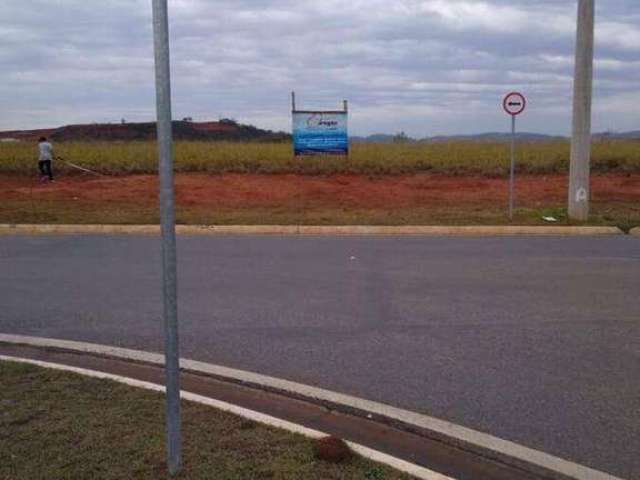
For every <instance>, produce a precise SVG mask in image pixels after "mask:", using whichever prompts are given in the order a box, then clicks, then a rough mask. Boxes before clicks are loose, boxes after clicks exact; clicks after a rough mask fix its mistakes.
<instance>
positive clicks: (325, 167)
mask: <svg viewBox="0 0 640 480" xmlns="http://www.w3.org/2000/svg"><path fill="white" fill-rule="evenodd" d="M55 148H56V153H57V154H58V155H60V156H62V157H64V158H65V159H66V160H67V161H70V162H73V163H76V164H78V165H82V166H84V167H87V168H91V169H94V170H97V171H99V172H103V173H108V174H115V175H126V174H132V173H152V172H154V171H155V170H156V162H157V159H156V146H155V143H154V142H94V143H89V142H77V143H76V142H71V143H59V144H56V145H55ZM35 150H36V149H35V145H33V144H31V143H26V142H17V143H0V173H18V174H32V173H33V169H34V162H35V160H34V158H35ZM569 152H570V148H569V143H568V142H530V143H522V144H520V145H519V147H518V171H519V172H521V173H531V174H551V173H563V172H566V171H568V165H569ZM175 156H176V171H178V172H209V173H229V172H234V173H298V174H308V175H316V174H332V173H358V174H367V175H385V174H403V173H416V172H433V173H446V174H452V175H470V174H479V175H490V176H505V175H507V173H508V165H509V147H508V145H507V144H504V143H482V142H465V141H458V142H443V143H431V144H405V143H397V144H354V145H353V146H352V149H351V155H350V156H349V158H336V157H312V158H304V159H299V158H298V159H294V158H293V157H292V153H291V146H290V145H289V144H288V143H233V142H186V141H184V142H181V141H179V142H176V147H175ZM592 165H593V170H594V171H595V172H640V142H634V141H600V142H594V145H593V161H592ZM56 167H57V168H61V167H62V168H64V167H63V166H62V165H61V164H60V163H59V164H58V165H57V166H56Z"/></svg>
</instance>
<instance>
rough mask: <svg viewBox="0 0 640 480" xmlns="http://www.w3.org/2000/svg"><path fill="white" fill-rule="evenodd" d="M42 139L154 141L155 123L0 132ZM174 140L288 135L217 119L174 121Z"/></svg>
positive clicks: (1, 135) (10, 136)
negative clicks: (216, 120) (210, 120)
mask: <svg viewBox="0 0 640 480" xmlns="http://www.w3.org/2000/svg"><path fill="white" fill-rule="evenodd" d="M41 136H45V137H48V138H51V139H52V140H54V141H58V142H64V141H67V142H68V141H123V140H129V141H130V140H153V139H155V138H156V124H155V122H145V123H95V124H90V125H66V126H64V127H59V128H49V129H40V130H12V131H5V132H0V140H2V139H16V140H24V141H36V140H37V139H38V138H39V137H41ZM173 138H174V139H176V140H229V141H286V140H289V139H290V138H291V136H290V135H289V134H288V133H284V132H273V131H271V130H262V129H260V128H257V127H254V126H252V125H243V124H240V123H237V122H235V121H233V120H220V121H218V122H190V121H174V122H173Z"/></svg>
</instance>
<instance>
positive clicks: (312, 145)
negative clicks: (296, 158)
mask: <svg viewBox="0 0 640 480" xmlns="http://www.w3.org/2000/svg"><path fill="white" fill-rule="evenodd" d="M293 150H294V153H295V155H347V154H348V153H349V137H348V133H347V112H293Z"/></svg>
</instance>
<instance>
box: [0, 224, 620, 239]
mask: <svg viewBox="0 0 640 480" xmlns="http://www.w3.org/2000/svg"><path fill="white" fill-rule="evenodd" d="M159 233H160V227H159V226H158V225H36V224H32V225H30V224H0V235H159ZM176 233H177V234H178V235H301V236H302V235H309V236H325V235H338V236H340V235H343V236H350V235H376V236H398V235H422V236H459V237H465V236H467V237H483V236H512V235H534V236H601V235H623V232H622V230H620V229H619V228H617V227H578V226H551V225H549V226H513V225H497V226H481V225H479V226H419V225H407V226H367V225H344V226H341V225H327V226H322V225H315V226H314V225H310V226H305V225H177V226H176Z"/></svg>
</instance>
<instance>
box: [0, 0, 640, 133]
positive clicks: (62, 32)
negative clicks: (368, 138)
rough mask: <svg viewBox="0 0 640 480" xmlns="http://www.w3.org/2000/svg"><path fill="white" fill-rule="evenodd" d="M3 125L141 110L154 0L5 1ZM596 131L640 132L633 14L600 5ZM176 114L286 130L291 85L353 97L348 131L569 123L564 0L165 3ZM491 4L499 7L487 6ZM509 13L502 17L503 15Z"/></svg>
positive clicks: (149, 87)
mask: <svg viewBox="0 0 640 480" xmlns="http://www.w3.org/2000/svg"><path fill="white" fill-rule="evenodd" d="M5 3H8V5H5V6H3V9H2V10H0V25H3V26H2V27H0V95H2V98H3V99H5V100H4V106H3V113H4V115H3V116H2V117H1V118H0V128H16V127H36V126H48V125H56V124H60V123H74V122H80V121H117V120H118V119H119V118H120V117H125V118H127V119H130V120H148V119H150V118H152V117H153V114H154V110H153V108H154V103H153V98H154V97H153V95H154V92H153V62H152V48H151V47H152V43H151V42H152V38H151V23H150V14H151V12H150V1H146V0H111V1H103V2H86V1H80V0H58V1H56V2H50V1H43V0H41V1H24V0H23V1H17V0H5ZM598 4H599V7H598V35H599V37H598V46H597V63H596V102H595V115H594V120H595V128H602V129H604V128H617V129H631V128H639V127H640V122H639V121H638V120H640V119H639V118H638V116H637V115H636V112H635V111H634V110H635V108H633V107H631V106H629V104H630V102H629V99H633V98H634V97H637V95H638V93H640V86H639V85H640V42H637V43H636V42H635V39H636V36H640V16H639V9H638V5H637V2H636V1H634V0H608V1H605V0H601V1H600V2H598ZM169 6H170V14H171V37H172V65H173V85H174V112H175V114H176V116H177V117H180V116H193V117H194V118H198V119H209V118H216V117H221V116H230V117H234V118H237V119H238V120H241V121H246V122H253V123H256V124H258V125H260V126H264V127H269V128H276V129H287V128H288V126H289V118H288V93H289V91H290V90H291V89H295V90H297V91H298V92H299V93H300V101H301V102H303V103H304V104H307V105H309V106H324V107H335V106H336V105H337V104H338V102H339V101H340V100H342V98H348V99H349V100H350V101H351V103H352V110H351V112H352V122H351V126H352V131H353V132H354V133H359V134H363V133H371V132H374V131H378V130H384V131H388V132H393V131H396V130H400V129H404V130H406V131H407V132H409V133H412V134H414V135H424V134H426V133H429V134H436V133H453V132H471V131H478V130H489V129H491V130H493V129H503V128H504V126H505V124H506V122H505V119H504V115H503V114H502V112H501V111H500V108H499V100H500V97H501V95H502V94H503V93H505V92H506V91H508V90H511V89H521V90H523V91H525V92H526V93H527V95H528V96H529V97H530V100H531V101H530V109H529V111H528V112H527V115H526V116H524V117H523V118H522V122H523V123H524V124H525V125H524V126H523V128H527V129H528V130H534V131H543V132H550V133H566V132H567V131H568V129H569V113H570V95H571V83H572V78H571V76H572V70H573V42H574V34H575V32H574V29H575V25H574V23H575V18H574V17H575V4H574V2H572V1H567V0H559V1H550V0H542V1H524V0H509V1H507V0H491V1H489V0H486V1H475V0H466V1H465V0H446V1H443V0H397V1H389V0H384V1H383V0H352V1H351V2H348V3H346V2H344V1H342V0H340V1H338V0H326V1H324V2H314V1H311V0H309V1H306V0H305V1H303V0H298V1H289V0H253V1H251V0H179V1H178V0H174V1H171V0H170V1H169ZM496 12H497V13H496ZM503 20H504V21H509V22H510V24H509V25H507V26H504V25H502V24H501V22H502V21H503Z"/></svg>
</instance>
